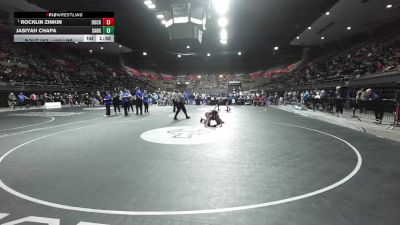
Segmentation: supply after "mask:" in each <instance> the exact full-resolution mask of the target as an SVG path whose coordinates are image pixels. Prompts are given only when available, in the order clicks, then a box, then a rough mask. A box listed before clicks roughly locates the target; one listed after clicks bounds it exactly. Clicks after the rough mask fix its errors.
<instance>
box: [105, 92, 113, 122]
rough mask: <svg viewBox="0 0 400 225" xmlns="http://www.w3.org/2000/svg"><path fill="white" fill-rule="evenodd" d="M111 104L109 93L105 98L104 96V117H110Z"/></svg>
mask: <svg viewBox="0 0 400 225" xmlns="http://www.w3.org/2000/svg"><path fill="white" fill-rule="evenodd" d="M111 104H112V96H111V95H110V92H109V91H107V92H106V96H104V105H106V116H110V115H111Z"/></svg>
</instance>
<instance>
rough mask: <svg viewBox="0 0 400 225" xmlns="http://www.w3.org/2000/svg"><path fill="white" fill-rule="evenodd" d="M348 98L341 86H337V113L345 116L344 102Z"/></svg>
mask: <svg viewBox="0 0 400 225" xmlns="http://www.w3.org/2000/svg"><path fill="white" fill-rule="evenodd" d="M345 99H346V96H345V93H344V91H343V89H342V87H341V86H337V87H336V95H335V104H336V115H337V116H339V113H340V115H341V116H343V102H344V100H345Z"/></svg>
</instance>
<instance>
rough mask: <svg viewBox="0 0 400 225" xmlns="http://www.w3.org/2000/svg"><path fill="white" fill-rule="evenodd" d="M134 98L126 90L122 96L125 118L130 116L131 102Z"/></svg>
mask: <svg viewBox="0 0 400 225" xmlns="http://www.w3.org/2000/svg"><path fill="white" fill-rule="evenodd" d="M132 98H133V97H132V95H131V93H130V92H129V91H128V90H125V91H124V93H122V95H121V99H122V106H123V107H124V113H125V116H128V108H129V102H130V101H131V99H132Z"/></svg>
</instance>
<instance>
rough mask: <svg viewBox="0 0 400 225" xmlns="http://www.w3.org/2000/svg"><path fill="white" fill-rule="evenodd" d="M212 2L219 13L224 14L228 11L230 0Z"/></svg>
mask: <svg viewBox="0 0 400 225" xmlns="http://www.w3.org/2000/svg"><path fill="white" fill-rule="evenodd" d="M212 2H213V5H214V8H215V11H217V13H218V14H220V15H224V14H225V13H227V12H228V9H229V3H230V0H212Z"/></svg>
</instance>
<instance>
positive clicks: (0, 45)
mask: <svg viewBox="0 0 400 225" xmlns="http://www.w3.org/2000/svg"><path fill="white" fill-rule="evenodd" d="M8 38H9V37H8ZM0 83H2V85H3V86H4V85H11V86H24V87H27V86H36V87H57V88H58V89H59V90H68V91H75V90H78V89H81V90H82V89H83V90H85V89H86V90H97V89H100V90H106V89H110V88H113V87H118V88H123V87H133V86H138V85H140V86H143V87H147V88H149V89H150V88H155V86H154V85H153V84H151V82H149V81H144V80H143V79H139V78H137V77H134V76H130V75H129V74H128V73H127V72H126V71H125V70H124V69H123V68H119V67H118V66H111V65H109V64H107V63H105V62H104V61H102V60H99V59H98V58H96V57H94V56H92V54H90V53H87V52H82V51H80V50H74V49H71V48H70V47H64V46H63V45H61V44H33V45H28V44H25V43H12V42H11V40H9V39H7V37H4V36H0Z"/></svg>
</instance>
